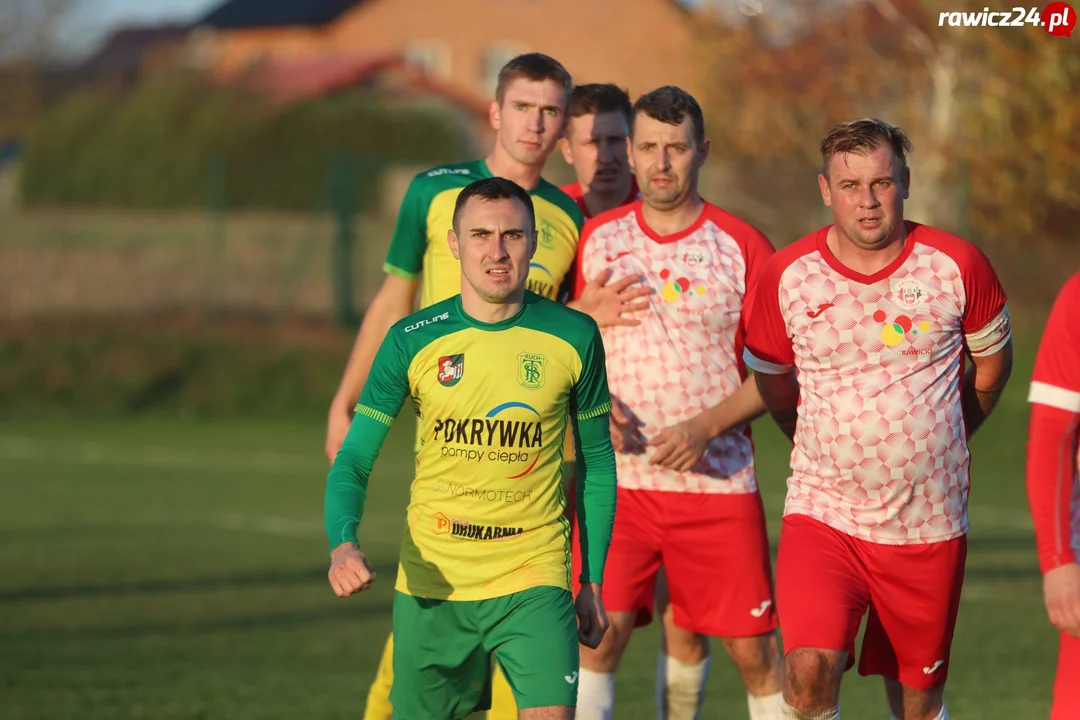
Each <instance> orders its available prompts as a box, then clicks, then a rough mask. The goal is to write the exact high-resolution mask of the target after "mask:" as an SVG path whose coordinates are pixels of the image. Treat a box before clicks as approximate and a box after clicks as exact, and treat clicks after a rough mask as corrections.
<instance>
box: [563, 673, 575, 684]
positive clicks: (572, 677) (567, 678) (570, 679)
mask: <svg viewBox="0 0 1080 720" xmlns="http://www.w3.org/2000/svg"><path fill="white" fill-rule="evenodd" d="M577 678H578V671H577V670H575V671H574V672H572V673H570V674H569V675H563V677H562V679H563V680H565V681H566V682H568V683H570V684H571V685H573V684H574V683H576V682H577Z"/></svg>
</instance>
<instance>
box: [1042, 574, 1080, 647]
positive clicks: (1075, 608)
mask: <svg viewBox="0 0 1080 720" xmlns="http://www.w3.org/2000/svg"><path fill="white" fill-rule="evenodd" d="M1043 598H1044V600H1045V601H1046V613H1047V615H1049V616H1050V624H1051V625H1053V626H1054V627H1056V628H1057V629H1058V630H1061V631H1063V632H1066V633H1068V634H1069V635H1072V636H1073V637H1075V638H1080V564H1077V563H1067V564H1065V565H1062V566H1061V567H1057V568H1054V569H1053V570H1051V571H1050V572H1048V573H1046V575H1045V576H1044V577H1043Z"/></svg>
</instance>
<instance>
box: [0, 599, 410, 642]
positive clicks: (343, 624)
mask: <svg viewBox="0 0 1080 720" xmlns="http://www.w3.org/2000/svg"><path fill="white" fill-rule="evenodd" d="M327 592H330V591H329V590H328V591H327ZM331 600H339V601H340V602H339V603H335V604H333V605H330V606H327V607H324V608H307V609H304V610H285V611H281V612H275V613H269V614H265V615H257V614H253V613H247V614H244V615H233V616H228V617H215V618H209V619H206V620H195V621H183V622H179V621H175V620H173V621H168V620H161V621H157V622H141V623H133V624H131V625H118V626H114V627H75V628H36V629H33V630H17V631H14V632H5V633H0V642H31V643H42V642H45V643H55V644H62V643H70V642H71V641H72V640H135V639H140V638H146V637H154V636H157V637H172V638H192V637H194V636H197V635H212V634H215V633H231V632H250V631H253V630H279V629H284V628H295V627H303V626H307V625H326V624H333V625H336V626H338V627H339V628H348V627H349V625H348V624H347V623H352V622H355V621H357V620H370V619H374V618H384V617H388V616H389V615H390V614H391V612H392V604H391V603H390V602H388V601H381V602H380V601H378V600H376V601H374V602H371V601H369V602H366V603H365V602H363V599H362V598H360V597H354V598H348V599H346V600H341V599H340V598H331ZM384 639H385V638H380V640H379V642H382V641H383V640H384Z"/></svg>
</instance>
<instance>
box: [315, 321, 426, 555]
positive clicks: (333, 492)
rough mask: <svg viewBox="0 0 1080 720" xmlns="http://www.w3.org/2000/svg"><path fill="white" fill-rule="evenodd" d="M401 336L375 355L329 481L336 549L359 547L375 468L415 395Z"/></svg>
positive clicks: (327, 512) (329, 519) (328, 523)
mask: <svg viewBox="0 0 1080 720" xmlns="http://www.w3.org/2000/svg"><path fill="white" fill-rule="evenodd" d="M400 337H401V333H400V332H399V331H398V330H397V328H392V329H391V331H390V333H388V334H387V337H386V339H385V340H384V341H383V344H382V346H381V347H380V348H379V352H378V353H377V354H376V355H375V360H374V362H372V364H371V372H370V373H369V374H368V379H367V382H366V383H365V384H364V390H363V392H362V393H361V395H360V402H359V403H358V404H357V406H356V416H355V417H354V418H353V422H352V425H351V426H350V427H349V433H348V434H347V435H346V436H345V441H344V442H343V443H342V444H341V449H340V450H338V454H337V457H336V458H334V464H333V466H332V467H331V468H330V474H329V475H328V476H327V478H326V496H325V499H324V504H323V520H324V524H325V527H326V537H327V540H328V541H329V544H330V550H333V549H334V548H336V547H337V546H338V545H340V544H342V543H346V542H356V529H357V527H359V525H360V518H361V517H363V514H364V502H365V500H366V499H367V486H368V477H369V476H370V475H371V468H372V467H373V466H374V464H375V458H376V457H378V455H379V450H380V448H381V447H382V444H383V441H384V440H385V439H386V434H387V433H388V432H389V431H390V426H391V425H392V424H393V422H394V418H395V417H397V414H398V412H399V411H400V410H401V405H402V403H404V402H405V398H406V397H407V396H408V394H409V378H408V361H407V359H406V357H405V352H404V349H403V348H402V343H401V340H400Z"/></svg>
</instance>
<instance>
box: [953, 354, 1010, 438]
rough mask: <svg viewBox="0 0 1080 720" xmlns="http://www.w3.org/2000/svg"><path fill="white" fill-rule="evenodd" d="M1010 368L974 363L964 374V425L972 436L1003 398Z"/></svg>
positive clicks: (961, 397) (962, 394)
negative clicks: (1002, 394)
mask: <svg viewBox="0 0 1080 720" xmlns="http://www.w3.org/2000/svg"><path fill="white" fill-rule="evenodd" d="M1008 380H1009V369H1003V368H998V367H986V366H980V365H977V364H976V365H972V367H971V368H969V369H968V371H967V373H965V374H964V385H963V387H962V388H961V390H960V403H961V407H962V409H963V412H964V427H965V428H966V429H967V436H968V438H970V437H971V436H972V435H974V434H975V431H976V430H978V429H979V428H980V427H981V426H982V424H983V423H984V422H986V418H988V417H990V413H991V412H993V410H994V408H995V407H996V406H997V404H998V400H1000V399H1001V393H1002V391H1004V390H1005V384H1006V383H1007V382H1008Z"/></svg>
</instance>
